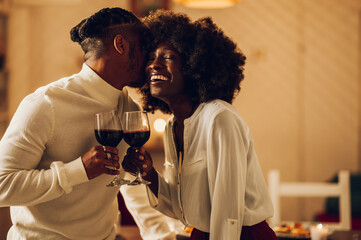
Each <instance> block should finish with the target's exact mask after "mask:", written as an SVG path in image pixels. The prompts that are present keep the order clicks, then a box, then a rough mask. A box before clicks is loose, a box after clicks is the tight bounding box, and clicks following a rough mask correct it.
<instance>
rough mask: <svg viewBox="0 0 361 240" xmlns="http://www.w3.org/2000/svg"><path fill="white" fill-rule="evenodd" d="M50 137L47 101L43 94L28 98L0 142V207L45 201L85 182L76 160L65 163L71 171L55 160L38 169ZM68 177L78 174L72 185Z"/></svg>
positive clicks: (51, 115)
mask: <svg viewBox="0 0 361 240" xmlns="http://www.w3.org/2000/svg"><path fill="white" fill-rule="evenodd" d="M53 134H54V112H53V108H52V105H51V102H50V101H49V99H48V98H47V97H46V95H44V94H43V92H36V93H34V94H32V95H29V96H27V97H26V98H25V99H24V100H23V101H22V102H21V104H20V105H19V108H18V110H17V111H16V113H15V115H14V116H13V119H12V121H11V123H10V125H9V127H8V129H7V131H6V133H5V134H4V137H3V139H2V140H1V142H0V206H8V205H12V206H14V205H27V206H29V205H34V204H38V203H42V202H47V201H49V200H52V199H55V198H57V197H59V196H60V195H62V194H64V193H65V192H70V191H71V188H72V186H73V185H74V184H78V183H80V182H83V181H87V178H86V179H84V175H81V174H80V177H79V172H82V171H83V172H84V167H83V166H81V165H79V160H75V162H74V163H72V162H70V163H67V165H71V169H72V170H69V169H70V166H69V167H68V168H67V166H66V165H64V164H63V163H60V162H56V161H54V162H53V163H52V165H51V167H50V168H49V169H41V170H40V169H37V166H38V165H39V163H40V161H41V159H42V157H43V151H44V149H45V148H46V145H47V143H49V142H51V141H52V138H53ZM75 166H77V168H75ZM81 168H83V170H82V169H81ZM67 169H68V170H67ZM76 169H78V170H76ZM69 175H78V177H77V178H76V179H77V180H75V182H74V180H73V182H71V181H70V179H71V177H70V176H69Z"/></svg>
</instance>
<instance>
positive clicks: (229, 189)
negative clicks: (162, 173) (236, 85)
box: [207, 111, 249, 240]
mask: <svg viewBox="0 0 361 240" xmlns="http://www.w3.org/2000/svg"><path fill="white" fill-rule="evenodd" d="M248 146H249V140H248V129H247V127H246V126H245V125H244V123H243V122H242V120H241V119H240V117H239V116H237V115H235V114H234V113H232V112H228V111H222V112H221V113H219V114H218V115H217V116H216V118H215V119H214V122H213V126H212V128H211V131H210V134H209V136H208V142H207V149H208V151H207V159H209V161H208V163H207V164H208V181H209V189H210V198H211V206H212V210H211V219H210V229H211V230H210V239H211V240H216V239H229V240H236V239H237V240H238V239H240V234H241V229H242V225H243V217H244V208H245V185H246V173H247V151H248Z"/></svg>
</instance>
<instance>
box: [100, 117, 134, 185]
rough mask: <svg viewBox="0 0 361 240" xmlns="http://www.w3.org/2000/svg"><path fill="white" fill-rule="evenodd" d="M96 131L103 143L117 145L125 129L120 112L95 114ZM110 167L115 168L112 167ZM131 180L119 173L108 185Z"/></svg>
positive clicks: (121, 183)
mask: <svg viewBox="0 0 361 240" xmlns="http://www.w3.org/2000/svg"><path fill="white" fill-rule="evenodd" d="M94 133H95V138H96V139H97V141H98V142H99V143H100V144H101V145H103V146H111V147H117V146H118V144H119V143H120V141H121V140H122V139H123V129H122V125H121V122H120V119H119V116H118V112H117V111H110V112H102V113H97V114H95V127H94ZM106 167H107V166H106ZM108 168H109V169H113V168H111V167H108ZM113 170H116V169H113ZM129 182H130V181H129V180H125V179H121V178H120V176H119V175H117V176H115V177H114V179H113V180H112V181H111V182H110V183H108V184H107V185H106V186H107V187H115V186H120V185H123V184H127V183H129Z"/></svg>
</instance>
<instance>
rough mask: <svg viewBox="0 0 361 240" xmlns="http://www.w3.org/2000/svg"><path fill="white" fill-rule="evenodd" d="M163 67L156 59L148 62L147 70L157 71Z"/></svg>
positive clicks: (159, 60)
mask: <svg viewBox="0 0 361 240" xmlns="http://www.w3.org/2000/svg"><path fill="white" fill-rule="evenodd" d="M162 66H163V63H162V61H161V59H160V58H158V57H156V58H154V59H152V60H150V61H149V62H148V67H147V68H149V69H159V68H161V67H162Z"/></svg>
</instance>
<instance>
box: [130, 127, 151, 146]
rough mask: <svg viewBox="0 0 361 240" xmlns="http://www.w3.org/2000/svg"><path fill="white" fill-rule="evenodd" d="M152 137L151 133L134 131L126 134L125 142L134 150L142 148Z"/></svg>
mask: <svg viewBox="0 0 361 240" xmlns="http://www.w3.org/2000/svg"><path fill="white" fill-rule="evenodd" d="M149 137H150V131H134V132H126V133H124V141H125V142H126V143H128V144H129V145H130V146H131V147H133V148H140V147H142V146H143V145H144V144H145V143H146V142H147V141H148V140H149Z"/></svg>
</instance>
